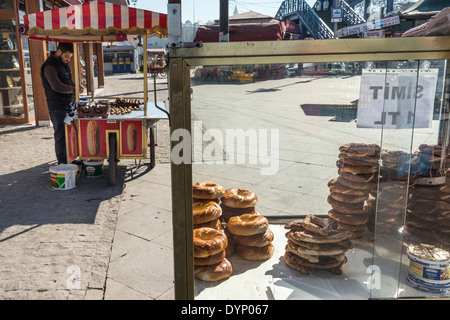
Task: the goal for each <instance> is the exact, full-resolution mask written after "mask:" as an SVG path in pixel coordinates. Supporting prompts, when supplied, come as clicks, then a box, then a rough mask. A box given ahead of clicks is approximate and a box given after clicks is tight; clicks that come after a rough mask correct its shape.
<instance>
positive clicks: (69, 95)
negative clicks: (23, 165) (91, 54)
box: [41, 42, 82, 164]
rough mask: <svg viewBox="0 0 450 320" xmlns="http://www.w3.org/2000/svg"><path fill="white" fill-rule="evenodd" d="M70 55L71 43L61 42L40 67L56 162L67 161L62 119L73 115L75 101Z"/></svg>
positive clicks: (71, 53)
mask: <svg viewBox="0 0 450 320" xmlns="http://www.w3.org/2000/svg"><path fill="white" fill-rule="evenodd" d="M72 56H73V44H72V43H65V42H61V43H59V44H58V47H57V49H56V52H55V53H52V54H50V56H49V57H48V58H47V60H46V61H45V62H44V63H43V64H42V67H41V78H42V84H43V86H44V90H45V96H46V98H47V106H48V112H49V114H50V120H51V122H52V124H53V131H54V139H55V153H56V159H57V160H58V164H63V163H67V155H66V137H65V126H64V119H65V118H66V116H67V115H73V108H74V102H75V83H74V82H73V80H72V73H71V71H70V67H69V62H70V59H71V58H72ZM81 90H82V89H80V91H81ZM80 93H82V92H80Z"/></svg>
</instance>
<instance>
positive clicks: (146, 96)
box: [144, 34, 148, 116]
mask: <svg viewBox="0 0 450 320" xmlns="http://www.w3.org/2000/svg"><path fill="white" fill-rule="evenodd" d="M147 73H148V70H147V35H146V34H145V35H144V116H147V103H148V80H147Z"/></svg>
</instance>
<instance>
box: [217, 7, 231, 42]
mask: <svg viewBox="0 0 450 320" xmlns="http://www.w3.org/2000/svg"><path fill="white" fill-rule="evenodd" d="M228 41H229V36H228V0H220V26H219V42H228Z"/></svg>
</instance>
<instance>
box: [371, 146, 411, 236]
mask: <svg viewBox="0 0 450 320" xmlns="http://www.w3.org/2000/svg"><path fill="white" fill-rule="evenodd" d="M380 159H381V165H380V179H379V184H378V196H377V197H378V199H377V200H376V201H375V199H374V198H372V197H371V198H370V199H369V201H368V206H369V215H370V218H369V229H370V230H372V231H375V223H376V232H377V233H386V234H389V233H392V232H397V230H398V228H399V227H400V226H402V225H403V214H404V209H405V206H406V205H408V206H411V205H412V204H413V200H412V199H411V196H410V195H409V193H408V183H409V185H410V186H411V184H413V183H414V179H415V175H414V174H413V172H414V168H415V167H414V166H415V164H414V161H415V160H414V159H415V156H414V155H413V154H409V153H406V152H403V151H392V150H386V149H383V150H381V152H380ZM410 169H411V170H410ZM375 208H376V210H375ZM375 215H376V216H375ZM375 220H376V221H375Z"/></svg>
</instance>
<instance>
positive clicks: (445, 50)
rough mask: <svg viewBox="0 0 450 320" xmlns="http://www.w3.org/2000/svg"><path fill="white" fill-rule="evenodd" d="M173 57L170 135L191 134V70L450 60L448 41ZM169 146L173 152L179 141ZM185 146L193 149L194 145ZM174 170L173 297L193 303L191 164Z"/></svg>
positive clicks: (313, 44) (237, 46)
mask: <svg viewBox="0 0 450 320" xmlns="http://www.w3.org/2000/svg"><path fill="white" fill-rule="evenodd" d="M169 57H170V59H169V97H170V98H169V99H170V109H171V114H172V117H171V134H172V133H174V132H175V131H176V130H178V129H184V130H187V131H188V132H191V102H190V95H191V92H190V89H191V87H190V72H189V71H190V68H191V66H217V65H247V64H274V63H275V64H281V63H313V62H322V63H326V62H344V61H354V62H357V61H392V60H422V59H427V60H434V59H436V60H444V59H450V36H445V37H423V38H381V39H339V40H335V39H333V40H298V41H273V42H272V41H268V42H233V43H207V44H196V45H195V46H191V47H189V48H188V47H184V48H183V47H182V48H175V47H172V48H170V50H169ZM171 143H172V145H171V148H172V149H173V147H174V146H175V145H176V144H179V143H180V142H179V141H172V142H171ZM182 143H184V144H186V146H189V147H190V145H189V143H190V140H183V141H182ZM185 150H187V149H185ZM184 156H185V157H187V156H190V155H184ZM171 170H172V213H173V235H174V238H173V239H174V244H173V247H174V270H175V298H176V299H194V298H195V297H194V272H193V269H194V265H193V235H192V228H193V221H192V165H191V164H190V162H189V161H188V163H181V164H174V163H173V162H172V167H171ZM269 220H270V218H269ZM233 298H235V297H230V299H233Z"/></svg>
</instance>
